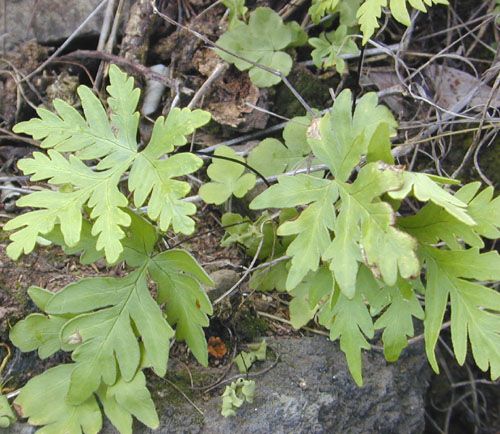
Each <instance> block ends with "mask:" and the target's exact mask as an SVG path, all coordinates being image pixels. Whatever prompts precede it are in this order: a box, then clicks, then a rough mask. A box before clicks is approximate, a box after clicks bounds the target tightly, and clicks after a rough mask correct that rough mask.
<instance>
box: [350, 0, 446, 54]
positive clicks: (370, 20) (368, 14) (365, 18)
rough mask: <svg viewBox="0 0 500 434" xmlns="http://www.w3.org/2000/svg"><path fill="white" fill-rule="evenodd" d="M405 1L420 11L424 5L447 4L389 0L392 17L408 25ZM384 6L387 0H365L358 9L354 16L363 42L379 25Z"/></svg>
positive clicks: (441, 0)
mask: <svg viewBox="0 0 500 434" xmlns="http://www.w3.org/2000/svg"><path fill="white" fill-rule="evenodd" d="M407 2H408V3H410V6H412V7H414V8H415V9H417V10H419V11H421V12H427V8H426V5H427V6H432V5H434V4H441V5H447V4H448V0H389V8H390V10H391V13H392V15H393V17H394V18H395V19H396V20H397V21H398V22H400V23H401V24H404V25H405V26H409V25H410V23H411V22H410V14H409V12H408V7H407V5H406V3H407ZM386 6H387V0H365V2H364V3H363V4H362V5H361V6H360V8H359V9H358V12H357V14H356V16H357V18H358V20H359V25H360V26H361V31H362V33H363V44H366V42H367V41H368V39H370V38H371V37H372V36H373V34H374V33H375V30H376V29H377V28H378V27H379V23H378V20H379V19H380V17H381V15H382V8H384V7H386Z"/></svg>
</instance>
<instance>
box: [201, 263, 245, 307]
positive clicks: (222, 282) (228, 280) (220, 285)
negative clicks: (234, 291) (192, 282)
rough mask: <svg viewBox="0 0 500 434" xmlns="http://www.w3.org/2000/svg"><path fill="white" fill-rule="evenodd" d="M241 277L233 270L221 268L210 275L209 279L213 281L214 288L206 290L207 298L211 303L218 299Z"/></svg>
mask: <svg viewBox="0 0 500 434" xmlns="http://www.w3.org/2000/svg"><path fill="white" fill-rule="evenodd" d="M240 277H241V275H240V274H239V273H237V272H236V271H234V270H229V269H227V268H221V269H220V270H216V271H214V272H213V273H210V278H211V279H212V280H213V281H214V287H213V288H208V289H207V294H208V297H209V298H210V300H211V301H214V300H215V299H216V298H218V297H220V296H221V295H222V294H224V293H225V292H226V291H228V290H229V289H230V288H232V286H233V285H234V284H235V283H236V282H237V281H238V280H239V279H240Z"/></svg>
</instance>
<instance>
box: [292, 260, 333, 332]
mask: <svg viewBox="0 0 500 434" xmlns="http://www.w3.org/2000/svg"><path fill="white" fill-rule="evenodd" d="M332 277H333V276H332V273H331V271H330V270H328V268H327V267H320V268H319V269H318V271H316V272H314V273H312V272H311V273H309V274H308V275H307V276H306V278H305V279H304V280H303V281H302V282H301V283H300V284H299V285H298V286H297V287H295V288H294V289H293V290H292V291H291V295H292V296H293V299H292V301H291V302H290V322H291V324H292V326H293V328H295V329H300V328H301V327H304V326H305V325H307V323H308V322H309V321H311V320H312V319H313V318H314V316H315V315H316V312H317V311H318V309H319V308H320V307H321V305H322V303H324V301H325V300H324V299H325V297H326V296H328V295H330V294H332V293H333V290H334V282H333V278H332Z"/></svg>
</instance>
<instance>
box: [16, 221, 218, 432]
mask: <svg viewBox="0 0 500 434" xmlns="http://www.w3.org/2000/svg"><path fill="white" fill-rule="evenodd" d="M129 215H130V217H131V221H132V223H131V226H130V230H131V236H129V237H127V238H126V239H125V241H124V251H123V254H122V257H121V260H124V261H126V262H127V263H128V264H129V265H130V266H132V267H134V270H133V271H131V272H130V273H129V274H127V275H126V276H124V277H94V278H86V279H82V280H80V281H78V282H76V283H72V284H70V285H68V286H66V287H65V288H64V289H63V290H61V291H59V292H57V293H56V294H53V293H50V292H48V291H45V290H43V289H41V288H36V287H33V288H30V290H29V294H30V297H31V298H32V299H33V301H34V302H35V304H36V305H37V306H38V307H39V308H40V309H41V310H42V311H44V312H45V314H39V313H35V314H31V315H29V316H28V317H27V318H26V319H24V320H22V321H20V322H18V323H17V324H16V325H15V326H14V327H13V329H12V330H11V333H10V339H11V340H12V342H13V343H14V344H15V345H16V346H17V347H19V348H20V349H21V350H22V351H33V350H38V353H39V355H40V357H42V358H45V357H48V356H50V355H52V354H53V353H55V352H56V351H58V350H60V349H62V350H64V351H71V352H72V359H73V362H74V363H73V364H71V365H66V367H65V368H64V369H62V368H61V369H60V370H57V371H54V372H53V373H52V374H50V375H48V374H47V377H41V378H40V379H36V378H35V379H34V380H32V382H31V383H28V385H27V386H26V387H27V389H26V390H27V391H26V392H25V393H23V394H22V395H20V397H19V398H18V400H16V403H17V404H18V405H20V406H21V408H22V409H23V414H25V415H26V416H27V417H30V418H31V417H32V418H33V419H31V421H30V423H34V424H43V425H47V424H50V423H52V422H48V421H45V419H42V420H41V421H39V420H38V419H37V416H36V414H37V412H38V409H37V408H33V410H32V407H30V404H29V403H30V402H31V400H32V399H33V394H36V393H41V392H36V390H39V389H40V390H41V391H43V387H42V385H43V384H45V381H49V380H46V379H47V378H51V380H50V381H53V379H52V376H51V375H54V376H57V377H58V378H61V380H60V381H64V391H61V390H59V391H58V392H57V393H58V394H61V393H62V397H58V400H62V401H63V402H64V406H70V407H71V408H73V409H74V410H72V411H74V414H75V418H76V419H74V420H73V419H72V420H71V424H76V423H78V420H79V419H78V418H79V417H82V418H84V419H87V418H88V419H89V420H90V416H88V415H86V413H85V411H86V410H85V408H87V407H88V406H89V405H90V404H89V403H93V402H94V400H95V398H94V394H95V393H97V395H98V397H99V400H100V401H101V403H102V404H103V407H104V410H105V412H106V414H107V415H108V417H109V418H110V420H111V421H112V422H113V424H115V426H117V427H118V428H119V429H120V432H131V431H130V426H131V421H132V419H131V418H132V416H136V417H137V418H138V419H139V420H141V421H143V422H144V423H146V424H148V425H149V426H155V425H157V422H156V423H153V422H154V421H155V420H156V421H157V419H155V418H156V413H155V411H154V405H153V404H152V402H151V404H148V408H149V407H151V408H149V410H148V409H144V411H146V413H145V414H140V413H137V414H136V412H138V411H142V410H141V408H144V405H142V404H141V406H136V405H134V404H133V401H134V399H139V400H140V401H144V399H147V400H150V398H148V397H149V392H148V391H147V389H146V388H145V380H144V376H143V374H142V373H141V369H143V368H145V367H151V368H152V369H153V371H154V372H155V373H156V374H157V375H160V376H163V375H165V373H166V368H167V360H168V352H169V341H170V339H171V338H172V337H173V336H174V331H173V327H175V328H176V333H175V336H176V338H177V339H178V340H185V341H186V342H187V344H188V346H189V348H190V349H191V350H192V352H193V354H194V355H195V356H196V357H197V359H198V360H199V361H200V363H202V364H203V365H207V363H208V353H207V344H206V341H205V338H204V333H203V329H202V327H206V326H207V325H208V317H207V315H209V314H211V313H212V307H211V305H210V302H209V300H208V298H207V296H206V294H205V292H204V291H203V289H202V287H201V286H200V285H201V284H202V283H203V284H205V285H211V284H212V282H211V280H210V278H209V277H208V276H207V275H206V274H205V272H204V271H203V270H202V269H201V268H200V267H199V265H198V264H197V263H196V261H195V260H194V259H193V258H192V257H191V256H190V255H189V254H188V253H187V252H185V251H183V250H169V251H167V252H160V253H157V252H155V251H154V247H155V245H156V242H157V240H158V236H157V235H156V233H155V230H154V228H153V227H152V226H151V225H150V224H149V223H147V222H146V221H145V220H144V219H142V218H140V217H138V216H136V215H134V214H132V213H130V212H129ZM149 279H152V280H153V281H154V282H155V283H156V284H157V287H158V298H157V300H155V299H154V298H153V297H152V296H151V294H150V292H149V289H148V280H149ZM159 304H165V306H166V307H165V312H166V315H165V313H164V312H162V309H161V308H160V306H159ZM138 338H140V340H141V343H140V342H139V341H138ZM44 375H45V374H44ZM37 378H38V377H37ZM60 387H63V386H62V384H61V386H60ZM54 393H56V392H54ZM140 396H143V397H144V398H142V399H140V398H139V397H140ZM145 402H148V401H145ZM61 405H63V404H61ZM92 405H93V404H92ZM63 408H65V407H63ZM68 411H69V410H68ZM81 411H83V412H84V413H83V415H82V416H79V414H80V412H81ZM66 412H67V411H66V410H65V411H64V413H66ZM108 413H109V414H108ZM99 417H100V412H99ZM94 419H96V420H97V416H95V418H94ZM92 420H93V419H92ZM54 423H55V424H56V425H55V426H57V427H59V426H60V425H59V424H61V423H64V424H67V423H68V424H69V423H70V421H66V420H65V419H64V418H62V416H61V415H59V413H57V416H54ZM95 423H96V424H97V422H95ZM64 426H65V425H64ZM71 426H73V425H71ZM75 426H76V425H75ZM96 426H97V425H96ZM124 426H127V427H129V428H127V429H125V428H123V427H124ZM54 430H56V428H54ZM54 432H57V431H54ZM70 432H78V431H70ZM89 432H93V431H89ZM95 432H97V431H95Z"/></svg>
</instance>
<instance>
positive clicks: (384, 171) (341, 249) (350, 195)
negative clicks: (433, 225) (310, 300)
mask: <svg viewBox="0 0 500 434" xmlns="http://www.w3.org/2000/svg"><path fill="white" fill-rule="evenodd" d="M400 186H401V173H400V172H399V171H398V170H395V169H394V168H393V167H391V166H387V165H384V164H376V163H370V164H367V165H366V166H364V167H363V168H362V169H361V170H360V172H359V174H358V177H357V179H356V181H355V182H354V183H353V184H344V183H338V188H339V191H340V197H341V199H342V203H341V207H340V213H339V216H338V220H337V225H336V226H335V228H334V232H335V238H334V239H333V241H332V243H331V244H330V246H329V247H328V248H327V249H326V250H325V252H324V253H323V259H326V260H331V262H330V269H331V270H332V271H333V273H334V275H335V279H336V280H337V283H338V285H339V287H340V289H341V291H342V293H343V294H344V295H345V296H347V297H349V298H350V297H352V296H353V294H354V291H355V281H356V274H357V270H358V265H357V264H358V263H359V262H361V261H360V259H362V261H363V262H364V263H365V264H366V265H367V266H368V267H369V268H370V269H371V270H372V272H373V273H374V274H375V275H376V276H377V277H379V276H380V277H381V278H383V280H384V281H385V282H386V283H387V284H388V285H389V286H392V285H394V284H395V283H396V280H397V277H398V272H399V274H401V276H402V277H404V278H412V277H414V276H417V275H418V273H419V271H420V264H419V261H418V259H417V256H416V253H415V250H416V248H417V245H416V241H415V240H414V239H413V238H412V237H411V236H409V235H408V234H406V233H404V232H402V231H400V230H398V229H397V228H396V227H394V224H395V215H394V211H393V210H392V208H391V206H390V205H389V204H387V203H385V202H383V201H381V200H380V196H381V195H382V194H384V193H386V192H388V191H392V190H396V189H398V188H399V187H400Z"/></svg>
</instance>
